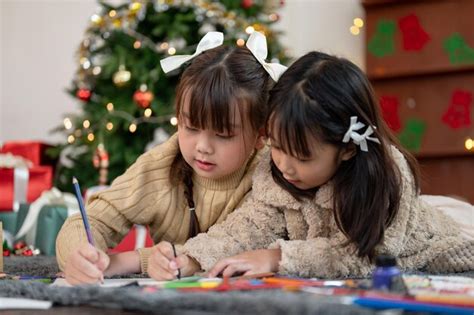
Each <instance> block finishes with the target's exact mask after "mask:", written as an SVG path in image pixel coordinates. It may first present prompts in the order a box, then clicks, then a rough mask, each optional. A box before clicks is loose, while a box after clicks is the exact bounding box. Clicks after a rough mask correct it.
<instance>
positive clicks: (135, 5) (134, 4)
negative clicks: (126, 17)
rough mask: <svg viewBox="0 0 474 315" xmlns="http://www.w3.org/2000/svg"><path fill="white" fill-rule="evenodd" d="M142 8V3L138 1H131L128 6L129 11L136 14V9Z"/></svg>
mask: <svg viewBox="0 0 474 315" xmlns="http://www.w3.org/2000/svg"><path fill="white" fill-rule="evenodd" d="M141 8H142V4H141V3H140V2H132V3H131V4H130V6H129V9H130V13H132V14H137V12H138V11H140V9H141Z"/></svg>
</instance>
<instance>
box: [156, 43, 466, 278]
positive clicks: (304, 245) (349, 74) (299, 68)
mask: <svg viewBox="0 0 474 315" xmlns="http://www.w3.org/2000/svg"><path fill="white" fill-rule="evenodd" d="M269 103H270V106H271V112H270V115H269V119H268V122H267V134H268V136H269V138H270V140H271V154H270V153H269V154H267V156H266V157H264V158H263V159H262V160H261V161H260V163H259V165H258V166H257V169H256V171H255V173H254V177H253V186H252V192H251V196H250V197H249V198H247V199H246V200H245V202H244V203H243V205H242V206H241V207H240V209H237V210H236V211H235V212H233V213H232V214H231V215H229V216H228V218H227V219H226V220H225V221H224V222H223V223H222V224H219V225H216V226H213V227H212V228H210V229H209V231H208V232H207V233H205V234H204V233H203V234H199V235H198V236H197V237H195V238H193V239H190V240H188V241H187V242H186V243H185V245H184V247H183V248H180V249H179V255H178V257H177V258H176V259H174V258H173V256H172V255H171V254H170V253H169V251H166V250H164V251H163V252H164V253H165V254H163V255H161V256H159V255H157V257H155V259H154V262H155V263H157V265H158V266H156V267H155V268H156V269H157V270H159V272H158V273H156V274H155V275H157V276H154V277H155V278H157V279H172V278H174V277H175V275H176V273H177V270H178V269H180V271H181V273H182V274H184V275H189V274H192V273H194V272H196V271H198V270H200V269H203V270H205V271H209V276H211V277H213V276H216V275H219V274H222V275H223V276H230V275H232V274H235V273H240V274H241V273H244V274H251V273H260V272H269V271H271V272H278V273H279V274H285V275H293V276H302V277H325V278H334V277H362V276H367V275H369V274H370V272H371V270H372V269H373V261H374V257H375V256H377V255H379V254H390V255H393V256H396V257H397V258H398V262H399V265H400V267H401V268H402V269H403V270H423V271H427V272H456V271H466V270H473V269H474V246H473V244H474V243H473V240H472V239H469V238H467V237H465V236H463V235H462V234H461V233H460V226H459V224H458V223H457V222H455V221H454V220H452V219H451V218H450V217H448V216H446V215H445V214H443V212H442V211H440V210H439V209H437V208H436V207H434V206H433V205H430V204H428V203H426V202H425V201H424V200H423V199H422V198H421V197H420V195H419V186H418V184H419V180H418V171H417V165H416V161H415V160H414V158H413V157H412V156H411V155H410V154H409V153H408V152H406V151H405V150H404V149H403V148H401V147H400V146H398V144H397V142H396V140H395V138H394V137H393V136H392V135H391V133H390V132H389V130H388V128H387V126H386V125H385V123H384V122H383V120H382V119H381V115H380V113H379V109H378V106H377V103H376V101H375V98H374V95H373V92H372V89H371V86H370V84H369V82H368V80H367V78H366V76H365V75H364V74H363V73H362V71H361V70H360V69H359V68H358V67H357V66H355V65H354V64H353V63H351V62H350V61H347V60H345V59H340V58H336V57H333V56H329V55H326V54H323V53H319V52H312V53H309V54H307V55H305V56H303V57H302V58H300V59H299V60H298V61H296V62H295V63H294V64H293V65H292V66H291V67H290V68H289V69H288V70H287V71H286V72H285V73H284V74H283V76H282V77H281V79H280V80H279V82H278V83H277V84H276V86H275V87H274V89H273V90H272V91H271V93H270V100H269ZM465 207H466V208H467V209H469V207H470V209H471V211H472V206H470V205H468V204H465ZM471 215H472V213H471ZM158 246H160V247H162V248H164V249H167V248H168V244H166V243H161V244H159V245H158ZM226 257H227V258H226Z"/></svg>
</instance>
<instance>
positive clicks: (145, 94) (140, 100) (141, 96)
mask: <svg viewBox="0 0 474 315" xmlns="http://www.w3.org/2000/svg"><path fill="white" fill-rule="evenodd" d="M153 98H154V96H153V93H151V92H150V91H147V90H145V91H142V90H138V91H136V92H135V93H134V94H133V100H134V101H135V103H137V105H138V106H140V107H141V108H147V107H148V106H150V104H151V101H153Z"/></svg>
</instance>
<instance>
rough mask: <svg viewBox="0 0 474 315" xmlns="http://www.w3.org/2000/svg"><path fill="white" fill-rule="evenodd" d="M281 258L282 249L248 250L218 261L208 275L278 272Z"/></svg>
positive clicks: (211, 276)
mask: <svg viewBox="0 0 474 315" xmlns="http://www.w3.org/2000/svg"><path fill="white" fill-rule="evenodd" d="M280 260H281V250H280V249H261V250H253V251H248V252H244V253H242V254H239V255H236V256H232V257H228V258H225V259H222V260H220V261H218V262H217V264H216V265H215V266H214V267H213V268H212V269H211V271H209V275H208V277H210V278H214V277H217V276H218V275H219V274H222V276H223V277H230V276H232V275H234V274H235V273H239V274H243V275H251V274H256V273H264V272H276V271H278V263H279V262H280Z"/></svg>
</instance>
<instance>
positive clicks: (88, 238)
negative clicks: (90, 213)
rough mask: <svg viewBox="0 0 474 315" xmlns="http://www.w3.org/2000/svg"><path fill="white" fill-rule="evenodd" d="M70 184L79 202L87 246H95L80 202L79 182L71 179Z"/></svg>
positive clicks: (82, 203)
mask: <svg viewBox="0 0 474 315" xmlns="http://www.w3.org/2000/svg"><path fill="white" fill-rule="evenodd" d="M72 184H73V186H74V191H75V193H76V198H77V201H78V202H79V210H80V211H81V217H82V222H84V228H85V229H86V235H87V240H88V241H89V244H91V245H92V246H95V243H94V238H93V237H92V233H91V227H90V225H89V220H88V219H87V213H86V209H85V208H84V201H83V200H82V194H81V188H80V187H79V182H78V181H77V178H75V177H73V178H72Z"/></svg>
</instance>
